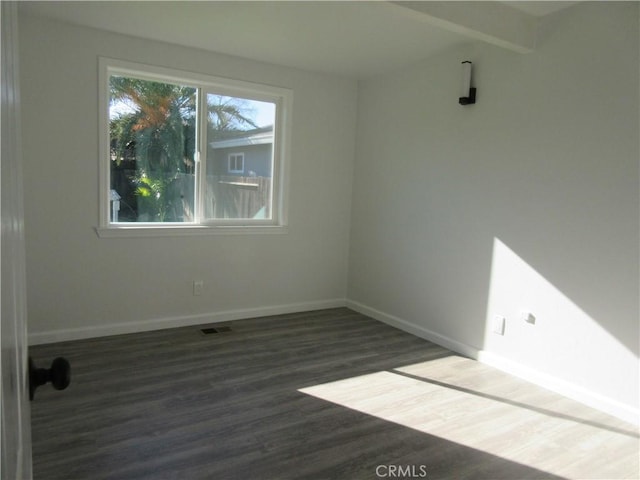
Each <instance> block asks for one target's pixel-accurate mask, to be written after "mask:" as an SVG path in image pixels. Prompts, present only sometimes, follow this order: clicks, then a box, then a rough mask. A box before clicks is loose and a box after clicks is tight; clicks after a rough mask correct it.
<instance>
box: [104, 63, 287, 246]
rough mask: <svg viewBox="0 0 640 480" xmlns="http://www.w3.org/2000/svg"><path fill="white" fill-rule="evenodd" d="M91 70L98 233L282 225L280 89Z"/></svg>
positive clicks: (151, 72)
mask: <svg viewBox="0 0 640 480" xmlns="http://www.w3.org/2000/svg"><path fill="white" fill-rule="evenodd" d="M100 71H101V88H100V90H101V92H100V93H101V98H100V100H101V102H100V103H101V106H100V118H101V121H100V157H101V158H100V162H101V169H100V172H101V181H100V187H101V188H100V207H101V213H100V215H101V219H100V227H99V228H98V233H99V234H100V235H101V236H113V235H120V234H144V235H154V234H162V232H164V233H167V232H168V233H170V234H171V233H176V232H180V233H191V232H194V233H195V232H198V233H200V232H203V231H216V230H217V231H227V232H228V231H230V230H233V228H234V227H238V228H240V229H241V230H240V231H252V229H251V228H250V227H261V228H259V229H254V230H255V231H265V230H269V229H268V228H266V229H265V228H264V227H282V226H284V225H286V205H285V204H284V199H285V194H284V189H285V185H286V175H285V174H286V168H285V167H286V153H287V151H286V140H287V139H288V133H287V132H288V131H289V128H290V127H289V125H288V122H287V121H286V119H288V118H289V113H290V112H289V109H290V103H291V92H290V91H289V90H286V89H282V88H277V87H271V86H265V85H259V84H253V83H247V82H241V81H237V80H229V79H222V78H217V77H210V76H204V75H201V74H194V73H186V72H181V71H175V70H168V69H165V68H155V67H150V66H146V65H144V66H143V65H138V64H132V63H129V62H121V61H115V60H108V59H100ZM238 148H242V149H243V150H242V151H238ZM225 160H226V162H225ZM246 161H249V162H250V167H249V166H248V165H247V164H246V163H245V162H246ZM248 168H250V171H247V169H248ZM115 198H117V201H116V200H114V199H115ZM248 227H249V228H248Z"/></svg>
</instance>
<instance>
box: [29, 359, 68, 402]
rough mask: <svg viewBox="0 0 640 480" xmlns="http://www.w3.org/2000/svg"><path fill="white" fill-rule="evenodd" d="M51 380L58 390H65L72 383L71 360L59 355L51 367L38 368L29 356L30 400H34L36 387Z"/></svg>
mask: <svg viewBox="0 0 640 480" xmlns="http://www.w3.org/2000/svg"><path fill="white" fill-rule="evenodd" d="M48 382H51V385H52V386H53V388H55V389H56V390H64V389H65V388H67V387H68V386H69V383H71V366H70V365H69V362H68V361H67V360H66V359H64V358H62V357H58V358H56V359H54V360H53V362H51V368H49V369H46V368H36V367H35V365H34V364H33V360H32V359H31V357H29V400H33V396H34V394H35V392H36V388H38V387H39V386H40V385H44V384H46V383H48Z"/></svg>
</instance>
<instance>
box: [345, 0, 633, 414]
mask: <svg viewBox="0 0 640 480" xmlns="http://www.w3.org/2000/svg"><path fill="white" fill-rule="evenodd" d="M638 40H639V39H638V3H637V2H628V3H610V2H585V3H583V4H580V5H577V6H574V7H571V8H569V9H567V10H565V11H562V12H559V13H556V14H554V15H551V16H549V17H545V19H544V20H542V22H541V25H540V30H539V39H538V46H537V48H536V50H535V52H534V53H531V54H527V55H520V54H515V53H509V52H506V51H503V50H500V49H498V48H495V47H491V46H486V45H471V44H469V45H467V46H463V47H458V48H455V49H451V50H449V51H447V52H445V53H443V54H440V55H438V56H437V57H432V58H429V59H428V60H426V61H424V62H423V63H422V64H420V65H415V66H413V67H411V68H407V69H404V70H402V71H398V72H394V73H393V74H390V75H386V76H382V77H379V78H375V79H371V80H368V81H365V82H362V83H361V84H360V86H359V110H358V133H357V159H356V166H355V176H354V196H353V213H352V219H353V220H352V233H351V248H350V268H349V293H348V297H349V298H350V299H351V303H350V304H351V305H352V306H353V307H354V308H357V309H360V310H361V311H365V312H367V313H369V314H372V315H373V316H376V317H377V318H379V319H382V320H385V321H388V322H390V323H393V324H395V325H398V326H401V327H402V328H405V329H407V330H409V331H412V332H414V333H417V334H420V335H422V336H425V337H427V338H432V339H435V340H437V341H439V342H440V343H443V344H445V345H447V346H450V347H453V348H456V349H458V350H459V351H462V352H465V353H467V354H470V355H475V356H478V357H480V358H482V359H484V360H485V361H488V362H490V363H493V364H495V365H499V366H500V367H502V368H505V369H507V370H510V371H512V372H514V373H517V374H520V375H522V376H524V377H526V378H529V379H531V380H534V381H537V382H538V383H541V384H544V385H547V386H549V387H551V388H554V389H556V390H558V391H562V392H563V393H566V394H568V395H571V396H573V397H574V398H579V399H581V400H583V401H586V402H588V403H591V404H593V405H596V406H599V407H601V408H604V409H607V410H608V411H611V412H613V413H616V414H618V415H620V416H623V417H625V418H628V419H631V420H634V421H637V418H638V402H639V400H638V338H639V332H638V322H639V310H638V293H639V281H638V268H639V264H640V259H639V255H638V246H639V185H638V181H639V177H638V173H639V172H638V159H639V151H638V150H639V147H638V145H639V133H638V132H639V127H640V126H639V121H638V112H639V98H638V95H639V84H638V75H639V68H640V66H639V63H638V62H639V60H638V53H639V52H638ZM467 59H468V60H472V61H474V64H475V66H476V82H475V83H476V85H477V88H478V103H477V104H476V105H474V106H469V107H461V106H459V105H458V104H457V97H458V87H459V83H460V82H459V74H460V62H461V61H463V60H467ZM522 309H529V310H531V311H532V312H533V313H534V315H535V316H536V324H535V325H530V324H527V323H525V322H523V321H521V320H519V318H518V317H519V314H520V311H521V310H522ZM495 314H499V315H503V316H505V317H506V319H507V324H506V331H505V335H504V336H497V335H495V334H492V333H491V332H490V331H488V330H490V327H491V322H490V321H491V319H492V318H493V315H495Z"/></svg>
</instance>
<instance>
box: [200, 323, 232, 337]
mask: <svg viewBox="0 0 640 480" xmlns="http://www.w3.org/2000/svg"><path fill="white" fill-rule="evenodd" d="M231 331H232V330H231V327H228V326H226V325H221V326H219V327H207V328H202V329H200V332H201V333H202V334H203V335H211V334H214V333H228V332H231Z"/></svg>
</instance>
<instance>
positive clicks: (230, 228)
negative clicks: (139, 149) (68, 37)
mask: <svg viewBox="0 0 640 480" xmlns="http://www.w3.org/2000/svg"><path fill="white" fill-rule="evenodd" d="M111 75H130V76H134V77H135V78H140V79H142V80H151V81H164V82H171V83H177V84H181V85H185V86H190V87H194V88H197V89H198V95H199V97H200V104H199V105H198V108H199V109H200V108H202V105H203V102H204V103H205V104H206V95H207V93H212V92H213V93H215V94H219V95H226V96H241V97H242V98H248V99H253V100H258V101H266V102H271V103H274V104H275V105H276V119H275V125H274V145H273V166H272V173H271V181H272V186H271V191H272V204H271V212H272V218H271V219H206V218H202V217H200V215H201V212H203V209H202V207H203V199H202V195H201V192H202V191H203V190H202V189H203V186H204V182H205V181H206V179H205V178H204V177H205V175H202V173H203V170H204V168H203V161H204V160H205V159H206V151H207V149H206V147H207V145H206V141H207V139H206V138H205V135H202V134H201V132H202V129H203V128H206V116H204V117H203V116H202V115H199V117H200V118H198V119H197V120H198V121H197V127H196V128H197V131H196V142H197V148H196V150H197V153H196V175H195V178H196V185H195V192H196V193H195V199H194V200H195V205H194V206H195V211H196V216H197V219H196V221H195V222H184V223H159V222H122V223H111V221H110V220H111V202H110V200H109V199H110V185H111V184H110V177H111V165H110V161H111V159H110V148H109V142H110V138H109V77H110V76H111ZM292 108H293V92H292V91H291V90H290V89H288V88H283V87H276V86H272V85H266V84H260V83H255V82H247V81H243V80H236V79H230V78H225V77H217V76H213V75H205V74H201V73H195V72H187V71H182V70H176V69H172V68H167V67H160V66H154V65H147V64H142V63H135V62H129V61H124V60H117V59H113V58H107V57H98V115H99V118H98V128H99V132H98V161H99V165H98V168H99V172H98V180H99V186H98V195H99V199H98V205H99V214H98V226H96V227H95V230H96V233H97V234H98V236H99V237H105V238H106V237H119V236H125V237H136V236H141V237H149V236H174V235H180V236H182V235H202V234H218V233H221V234H243V233H285V232H286V231H287V228H286V227H287V225H288V199H289V188H288V187H289V152H290V151H291V128H292V127H291V123H292V122H291V116H292ZM203 124H204V126H203Z"/></svg>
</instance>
